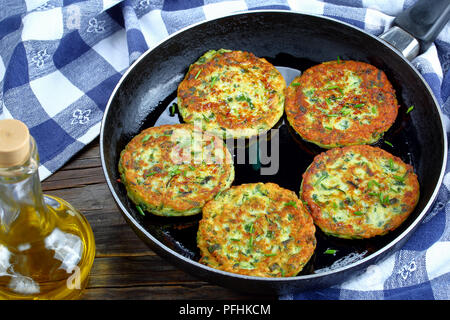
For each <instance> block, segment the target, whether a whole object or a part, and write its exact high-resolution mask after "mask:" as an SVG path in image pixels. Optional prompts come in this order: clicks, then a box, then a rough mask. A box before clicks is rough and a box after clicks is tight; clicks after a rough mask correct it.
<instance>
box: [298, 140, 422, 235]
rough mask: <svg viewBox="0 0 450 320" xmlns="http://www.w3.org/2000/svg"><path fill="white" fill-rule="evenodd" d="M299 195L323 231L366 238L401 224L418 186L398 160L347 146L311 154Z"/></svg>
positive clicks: (410, 170)
mask: <svg viewBox="0 0 450 320" xmlns="http://www.w3.org/2000/svg"><path fill="white" fill-rule="evenodd" d="M300 193H301V198H302V199H303V200H304V201H306V203H307V206H308V208H309V210H310V212H311V215H312V217H313V219H314V222H315V224H316V225H317V226H318V227H320V228H321V229H322V231H324V232H325V233H327V234H329V235H333V236H336V237H341V238H370V237H373V236H376V235H383V234H386V233H387V232H389V231H392V230H394V229H396V228H397V227H398V226H400V224H401V223H402V222H403V221H405V219H406V218H407V217H408V216H409V215H410V213H411V212H412V211H413V210H414V208H415V206H416V204H417V202H418V199H419V182H418V180H417V176H416V174H415V173H414V171H413V167H412V166H411V165H409V164H406V163H404V162H403V161H402V160H401V159H400V158H397V157H395V156H393V155H391V154H390V153H388V152H386V151H384V150H382V149H380V148H376V147H371V146H367V145H358V146H347V147H343V148H334V149H331V150H328V151H327V152H323V153H321V154H319V155H318V156H316V157H315V159H314V161H313V163H312V164H311V165H310V166H309V167H308V169H307V170H306V172H305V173H304V174H303V181H302V188H301V191H300Z"/></svg>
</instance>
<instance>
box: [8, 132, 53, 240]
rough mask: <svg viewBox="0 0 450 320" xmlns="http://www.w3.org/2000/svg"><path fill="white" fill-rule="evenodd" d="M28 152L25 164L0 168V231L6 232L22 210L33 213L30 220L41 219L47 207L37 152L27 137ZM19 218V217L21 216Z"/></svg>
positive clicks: (42, 219) (40, 221) (39, 220)
mask: <svg viewBox="0 0 450 320" xmlns="http://www.w3.org/2000/svg"><path fill="white" fill-rule="evenodd" d="M30 144H31V146H30V150H31V151H30V156H29V158H28V159H27V160H26V161H25V163H24V164H22V165H20V166H15V167H9V168H0V234H2V233H3V234H7V233H8V232H9V231H10V229H11V227H12V225H13V224H14V222H16V221H17V220H18V219H19V217H20V215H21V214H23V213H24V212H27V214H31V215H34V217H33V218H32V219H30V221H34V222H33V224H34V225H36V221H38V222H39V223H38V225H40V224H42V223H44V222H45V221H44V220H45V219H46V217H47V208H46V206H45V203H44V198H43V194H42V188H41V182H40V179H39V172H38V168H39V155H38V152H37V148H36V143H35V141H34V139H33V138H31V139H30ZM21 220H22V219H21Z"/></svg>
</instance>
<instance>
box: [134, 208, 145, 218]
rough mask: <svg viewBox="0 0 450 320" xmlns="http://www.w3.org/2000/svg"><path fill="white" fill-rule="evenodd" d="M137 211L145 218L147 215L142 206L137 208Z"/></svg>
mask: <svg viewBox="0 0 450 320" xmlns="http://www.w3.org/2000/svg"><path fill="white" fill-rule="evenodd" d="M136 209H137V211H138V212H139V213H140V215H141V216H144V217H145V213H144V210H142V208H141V207H140V206H136Z"/></svg>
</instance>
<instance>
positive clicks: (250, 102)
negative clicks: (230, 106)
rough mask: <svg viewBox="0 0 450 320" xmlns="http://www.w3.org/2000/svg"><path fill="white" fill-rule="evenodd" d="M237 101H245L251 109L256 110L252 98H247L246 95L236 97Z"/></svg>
mask: <svg viewBox="0 0 450 320" xmlns="http://www.w3.org/2000/svg"><path fill="white" fill-rule="evenodd" d="M236 101H240V102H243V101H245V102H247V103H248V105H249V106H250V109H254V108H255V106H254V105H253V103H252V99H250V97H249V96H247V95H246V94H240V95H238V96H237V97H236Z"/></svg>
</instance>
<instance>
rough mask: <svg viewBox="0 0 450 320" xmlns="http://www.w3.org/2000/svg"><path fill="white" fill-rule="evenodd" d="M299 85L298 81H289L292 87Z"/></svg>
mask: <svg viewBox="0 0 450 320" xmlns="http://www.w3.org/2000/svg"><path fill="white" fill-rule="evenodd" d="M299 85H300V83H298V82H292V83H291V86H292V87H298V86H299Z"/></svg>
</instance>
